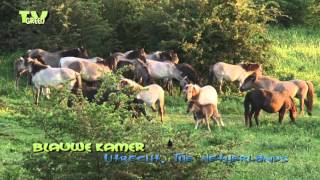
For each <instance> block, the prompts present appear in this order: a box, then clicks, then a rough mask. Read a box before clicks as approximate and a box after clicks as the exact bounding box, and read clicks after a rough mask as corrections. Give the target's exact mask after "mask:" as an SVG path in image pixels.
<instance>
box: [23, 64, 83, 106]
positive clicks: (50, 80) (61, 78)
mask: <svg viewBox="0 0 320 180" xmlns="http://www.w3.org/2000/svg"><path fill="white" fill-rule="evenodd" d="M25 66H26V68H27V69H28V71H29V72H30V74H31V75H32V82H33V85H34V87H35V88H36V96H35V104H36V105H38V104H39V96H40V91H41V90H42V88H50V87H53V88H56V89H61V88H63V87H65V86H66V87H67V89H68V90H70V91H72V92H74V93H78V91H79V89H81V88H82V83H81V77H80V74H79V73H77V72H75V71H73V70H72V69H68V68H52V67H50V66H49V65H43V64H41V63H40V62H38V61H35V60H32V59H31V58H28V59H27V60H26V61H25Z"/></svg>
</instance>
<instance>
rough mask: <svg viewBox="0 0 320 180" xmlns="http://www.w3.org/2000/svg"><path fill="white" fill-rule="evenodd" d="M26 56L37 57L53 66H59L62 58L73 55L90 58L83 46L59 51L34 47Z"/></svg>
mask: <svg viewBox="0 0 320 180" xmlns="http://www.w3.org/2000/svg"><path fill="white" fill-rule="evenodd" d="M26 56H27V57H30V58H32V59H37V60H38V61H40V62H42V63H43V64H47V65H50V66H51V67H59V63H60V58H62V57H68V56H72V57H81V58H88V53H87V50H86V49H84V48H83V47H81V48H74V49H70V50H63V51H57V52H48V51H45V50H43V49H32V50H28V51H27V54H26Z"/></svg>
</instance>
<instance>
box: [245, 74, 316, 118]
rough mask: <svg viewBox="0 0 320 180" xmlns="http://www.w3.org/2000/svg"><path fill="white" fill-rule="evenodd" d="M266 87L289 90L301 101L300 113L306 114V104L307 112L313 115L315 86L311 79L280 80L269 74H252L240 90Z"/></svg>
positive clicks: (292, 95)
mask: <svg viewBox="0 0 320 180" xmlns="http://www.w3.org/2000/svg"><path fill="white" fill-rule="evenodd" d="M252 88H254V89H266V90H269V91H278V92H283V91H287V92H288V94H289V95H290V97H292V98H294V97H297V98H298V99H299V101H300V113H301V114H304V104H306V106H307V112H308V114H309V115H312V108H313V98H314V88H313V84H312V83H311V82H309V81H302V80H291V81H279V80H278V79H274V78H271V77H268V76H262V75H260V76H259V75H257V74H256V73H253V74H252V75H250V76H249V77H248V78H247V79H246V80H245V81H244V83H243V84H242V86H241V87H240V91H247V90H250V89H252Z"/></svg>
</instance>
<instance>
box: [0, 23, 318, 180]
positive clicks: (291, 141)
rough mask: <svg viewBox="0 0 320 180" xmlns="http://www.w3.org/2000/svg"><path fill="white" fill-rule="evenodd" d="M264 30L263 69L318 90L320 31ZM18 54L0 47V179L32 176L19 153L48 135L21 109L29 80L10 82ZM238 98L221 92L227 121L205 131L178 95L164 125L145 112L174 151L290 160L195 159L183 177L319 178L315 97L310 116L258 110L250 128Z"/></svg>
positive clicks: (27, 101)
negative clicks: (293, 119)
mask: <svg viewBox="0 0 320 180" xmlns="http://www.w3.org/2000/svg"><path fill="white" fill-rule="evenodd" d="M269 37H270V39H271V40H272V41H273V45H272V47H271V48H272V51H273V53H272V55H271V57H270V58H271V59H270V60H271V62H272V66H268V67H266V72H265V73H266V74H268V75H271V76H274V77H277V78H279V79H282V80H286V79H292V78H296V79H304V80H311V81H312V82H313V83H314V85H315V88H316V93H317V96H319V95H320V94H319V90H320V89H319V81H320V63H319V60H320V41H319V37H320V31H319V30H311V29H310V30H309V29H305V28H291V29H281V28H271V29H270V30H269ZM18 56H19V52H18V53H15V54H9V55H8V54H2V55H0V68H1V71H0V73H1V74H0V179H19V178H20V179H21V178H22V179H29V178H30V179H33V178H32V175H29V172H28V171H27V170H26V169H25V168H24V158H25V157H26V156H28V153H30V152H31V148H32V143H34V142H46V138H47V137H46V136H45V132H44V131H43V129H42V128H41V127H40V126H37V124H35V123H33V122H30V117H31V116H32V114H28V113H26V112H25V111H24V108H25V107H33V106H34V105H33V98H32V92H31V90H30V87H25V84H26V82H25V79H24V81H22V83H21V85H20V87H21V88H20V90H19V91H16V90H15V89H14V72H13V66H12V62H13V61H14V59H15V58H17V57H18ZM44 101H45V100H44ZM242 101H243V96H240V95H237V94H233V93H231V95H224V96H221V97H220V99H219V107H218V108H219V111H220V113H221V114H222V118H223V120H224V123H225V125H226V127H225V128H217V127H216V126H215V127H212V132H211V133H209V132H208V131H207V129H206V127H205V126H204V125H200V127H199V129H198V130H194V123H193V119H192V115H191V114H187V113H186V103H185V102H184V100H183V98H182V96H181V97H179V96H174V97H171V96H167V97H166V115H165V120H164V124H163V125H161V124H160V123H158V122H159V117H156V116H155V114H154V113H153V112H151V111H148V112H149V114H152V115H153V116H154V117H156V122H153V123H152V126H155V125H158V126H162V128H161V130H159V133H161V134H159V138H160V140H159V141H160V143H162V144H163V145H165V144H166V143H167V141H168V139H169V138H170V139H172V140H173V143H174V147H173V149H172V150H171V151H172V153H174V152H184V153H187V154H190V155H197V154H220V153H223V154H226V155H232V154H233V155H251V156H256V155H264V156H269V157H270V156H288V160H289V161H288V163H266V162H264V163H257V162H250V163H245V162H236V163H222V162H214V163H209V164H201V165H200V168H198V169H195V171H200V172H201V173H200V174H201V177H192V176H189V177H188V179H213V178H218V179H319V177H320V172H319V169H320V163H319V162H320V156H319V152H320V121H319V117H320V108H319V103H318V102H316V104H315V107H314V112H313V116H312V117H310V116H308V115H305V116H303V117H301V116H299V117H298V118H297V123H296V124H295V125H293V124H291V123H290V122H289V119H288V116H287V115H286V119H285V120H284V124H283V125H282V126H280V125H279V124H278V120H277V119H278V115H277V114H272V115H271V114H266V113H264V112H262V113H261V115H260V122H261V125H260V127H253V128H250V129H249V128H246V127H245V126H244V118H243V106H242ZM297 102H298V101H297ZM46 105H47V106H46V108H49V107H50V104H49V102H46ZM34 108H37V107H34ZM65 121H68V119H65ZM148 124H150V126H151V123H149V122H146V123H144V125H146V127H144V128H145V129H148V127H147V126H148ZM146 131H147V130H146ZM142 133H143V132H142ZM137 134H138V133H137ZM137 139H139V137H137ZM106 140H108V138H107V137H106ZM49 142H50V141H49ZM148 143H150V142H148V141H147V142H146V145H147V147H148ZM177 173H179V172H177ZM146 176H147V175H146ZM150 176H151V177H152V175H150ZM150 176H149V177H150ZM60 177H61V176H60ZM141 177H143V176H141ZM141 177H134V178H132V179H139V178H141ZM147 177H148V176H147ZM55 179H59V176H58V178H55Z"/></svg>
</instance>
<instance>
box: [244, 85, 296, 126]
mask: <svg viewBox="0 0 320 180" xmlns="http://www.w3.org/2000/svg"><path fill="white" fill-rule="evenodd" d="M244 109H245V113H244V116H245V125H246V126H249V127H251V126H252V115H253V114H254V118H255V121H256V125H257V126H259V119H258V118H259V113H260V111H261V109H263V110H264V111H266V112H268V113H275V112H279V123H280V124H282V120H283V117H284V115H285V113H286V112H287V111H290V118H291V121H292V122H295V119H296V117H297V108H296V105H295V103H294V100H293V99H292V97H290V96H289V95H288V94H287V92H286V91H284V92H281V93H280V92H277V91H268V90H252V91H250V92H248V93H247V94H246V97H245V99H244Z"/></svg>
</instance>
